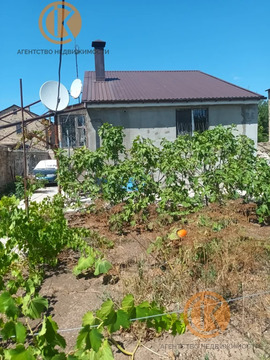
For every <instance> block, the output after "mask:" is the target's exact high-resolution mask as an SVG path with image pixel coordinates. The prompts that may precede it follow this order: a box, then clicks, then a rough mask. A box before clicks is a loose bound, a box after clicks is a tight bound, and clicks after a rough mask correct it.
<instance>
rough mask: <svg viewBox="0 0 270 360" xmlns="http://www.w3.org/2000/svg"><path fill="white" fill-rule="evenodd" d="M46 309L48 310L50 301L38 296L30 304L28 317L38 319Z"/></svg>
mask: <svg viewBox="0 0 270 360" xmlns="http://www.w3.org/2000/svg"><path fill="white" fill-rule="evenodd" d="M46 309H48V300H47V299H44V298H43V297H41V296H36V297H34V298H33V299H31V300H30V303H29V304H28V310H27V315H28V316H29V317H30V318H31V319H38V318H40V316H41V314H42V313H43V312H44V311H45V310H46Z"/></svg>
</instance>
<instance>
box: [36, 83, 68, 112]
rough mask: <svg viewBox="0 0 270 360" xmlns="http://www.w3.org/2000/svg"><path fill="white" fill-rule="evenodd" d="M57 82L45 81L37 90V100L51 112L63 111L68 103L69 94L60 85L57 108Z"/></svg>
mask: <svg viewBox="0 0 270 360" xmlns="http://www.w3.org/2000/svg"><path fill="white" fill-rule="evenodd" d="M58 84H59V83H58V81H47V82H45V83H44V84H43V85H42V86H41V88H40V90H39V98H40V100H41V102H42V104H43V105H45V106H46V107H47V108H48V109H50V110H53V111H61V110H64V109H65V108H66V107H67V106H68V103H69V94H68V91H67V89H66V88H65V86H64V85H62V84H61V83H60V89H59V102H58V106H57V96H58Z"/></svg>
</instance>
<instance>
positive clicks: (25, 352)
mask: <svg viewBox="0 0 270 360" xmlns="http://www.w3.org/2000/svg"><path fill="white" fill-rule="evenodd" d="M5 359H7V360H35V357H34V355H33V353H32V349H31V348H28V349H25V347H24V346H23V345H18V346H17V347H16V348H15V349H11V350H5Z"/></svg>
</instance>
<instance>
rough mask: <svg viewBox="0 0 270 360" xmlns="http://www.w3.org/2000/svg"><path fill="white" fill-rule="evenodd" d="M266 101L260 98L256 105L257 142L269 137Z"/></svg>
mask: <svg viewBox="0 0 270 360" xmlns="http://www.w3.org/2000/svg"><path fill="white" fill-rule="evenodd" d="M268 134H269V122H268V103H267V101H264V100H261V101H260V103H259V105H258V142H265V141H268V138H269V135H268Z"/></svg>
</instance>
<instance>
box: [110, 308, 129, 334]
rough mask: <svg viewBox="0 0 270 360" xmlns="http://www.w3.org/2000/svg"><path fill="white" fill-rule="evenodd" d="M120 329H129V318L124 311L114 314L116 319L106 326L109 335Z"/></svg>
mask: <svg viewBox="0 0 270 360" xmlns="http://www.w3.org/2000/svg"><path fill="white" fill-rule="evenodd" d="M120 327H122V328H124V329H128V328H129V327H130V321H129V316H128V314H127V313H126V312H125V311H124V310H121V309H120V310H118V311H117V312H116V319H115V321H114V322H113V323H112V324H110V325H109V326H108V330H109V332H110V333H113V332H115V331H117V330H119V329H120Z"/></svg>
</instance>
